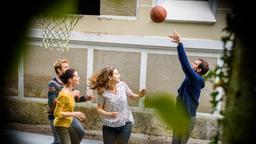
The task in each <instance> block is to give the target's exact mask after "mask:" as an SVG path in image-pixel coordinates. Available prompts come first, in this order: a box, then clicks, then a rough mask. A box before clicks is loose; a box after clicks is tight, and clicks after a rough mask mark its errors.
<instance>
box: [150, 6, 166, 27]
mask: <svg viewBox="0 0 256 144" xmlns="http://www.w3.org/2000/svg"><path fill="white" fill-rule="evenodd" d="M166 16H167V12H166V10H165V8H164V7H162V6H160V5H158V6H154V7H153V8H151V10H150V18H151V20H152V21H154V22H156V23H160V22H163V21H164V20H165V18H166Z"/></svg>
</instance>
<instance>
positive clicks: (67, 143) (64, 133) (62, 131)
mask: <svg viewBox="0 0 256 144" xmlns="http://www.w3.org/2000/svg"><path fill="white" fill-rule="evenodd" d="M55 130H56V132H57V134H58V135H59V139H60V144H79V143H80V140H79V138H78V136H77V134H76V132H75V130H74V128H73V127H69V128H66V127H55Z"/></svg>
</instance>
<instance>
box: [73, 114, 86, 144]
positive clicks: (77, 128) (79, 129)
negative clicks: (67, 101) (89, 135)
mask: <svg viewBox="0 0 256 144" xmlns="http://www.w3.org/2000/svg"><path fill="white" fill-rule="evenodd" d="M71 126H72V127H73V128H74V130H75V132H76V134H77V136H78V139H79V140H80V141H81V140H82V139H83V137H84V135H85V130H84V127H83V126H82V124H81V123H80V121H79V120H78V119H77V118H75V117H73V121H72V124H71Z"/></svg>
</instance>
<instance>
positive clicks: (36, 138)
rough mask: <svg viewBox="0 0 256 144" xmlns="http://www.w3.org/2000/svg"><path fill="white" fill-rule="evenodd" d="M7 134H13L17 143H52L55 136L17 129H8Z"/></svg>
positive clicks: (90, 143)
mask: <svg viewBox="0 0 256 144" xmlns="http://www.w3.org/2000/svg"><path fill="white" fill-rule="evenodd" d="M7 134H8V135H11V138H12V139H13V140H14V141H15V142H18V143H17V144H51V142H52V140H53V137H52V136H50V135H43V134H35V133H28V132H21V131H15V130H8V131H7ZM81 144H103V142H101V141H93V140H85V139H83V140H82V142H81Z"/></svg>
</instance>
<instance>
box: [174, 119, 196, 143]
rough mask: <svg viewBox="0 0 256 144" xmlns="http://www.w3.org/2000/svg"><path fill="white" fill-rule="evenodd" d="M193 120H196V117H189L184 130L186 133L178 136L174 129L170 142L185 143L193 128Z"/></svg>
mask: <svg viewBox="0 0 256 144" xmlns="http://www.w3.org/2000/svg"><path fill="white" fill-rule="evenodd" d="M195 122H196V117H190V122H189V129H187V130H186V132H187V133H186V135H185V136H178V135H177V134H176V133H175V130H173V138H172V144H186V143H187V142H188V139H189V136H190V134H191V132H192V131H193V129H194V126H195Z"/></svg>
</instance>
